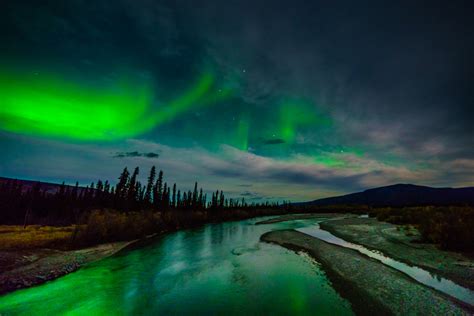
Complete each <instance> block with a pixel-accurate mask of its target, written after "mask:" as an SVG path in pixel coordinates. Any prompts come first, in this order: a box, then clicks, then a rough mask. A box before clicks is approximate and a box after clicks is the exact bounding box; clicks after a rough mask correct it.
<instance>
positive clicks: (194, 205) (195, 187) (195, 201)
mask: <svg viewBox="0 0 474 316" xmlns="http://www.w3.org/2000/svg"><path fill="white" fill-rule="evenodd" d="M197 201H198V183H197V182H194V191H193V200H192V207H193V208H197Z"/></svg>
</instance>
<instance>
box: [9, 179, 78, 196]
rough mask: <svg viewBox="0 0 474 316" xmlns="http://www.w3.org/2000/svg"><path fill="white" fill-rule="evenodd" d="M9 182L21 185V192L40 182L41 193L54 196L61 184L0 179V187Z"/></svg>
mask: <svg viewBox="0 0 474 316" xmlns="http://www.w3.org/2000/svg"><path fill="white" fill-rule="evenodd" d="M9 181H16V182H17V183H21V185H22V192H26V191H28V190H30V189H32V188H33V186H34V185H35V184H36V183H38V182H40V185H41V191H43V192H48V193H53V194H54V193H56V192H57V191H58V190H59V188H60V187H61V184H58V183H50V182H42V181H33V180H21V179H12V178H5V177H0V185H2V184H4V183H6V182H9ZM66 187H70V188H72V187H73V186H71V185H66ZM83 189H85V188H84V187H79V190H78V192H79V193H81V192H82V190H83Z"/></svg>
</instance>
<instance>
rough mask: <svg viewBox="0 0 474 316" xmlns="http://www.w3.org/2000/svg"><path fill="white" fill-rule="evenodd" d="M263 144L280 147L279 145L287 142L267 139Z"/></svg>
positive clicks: (278, 139) (279, 139)
mask: <svg viewBox="0 0 474 316" xmlns="http://www.w3.org/2000/svg"><path fill="white" fill-rule="evenodd" d="M262 143H263V144H264V145H278V144H284V143H285V141H284V140H283V139H281V138H272V139H266V140H264V141H263V142H262Z"/></svg>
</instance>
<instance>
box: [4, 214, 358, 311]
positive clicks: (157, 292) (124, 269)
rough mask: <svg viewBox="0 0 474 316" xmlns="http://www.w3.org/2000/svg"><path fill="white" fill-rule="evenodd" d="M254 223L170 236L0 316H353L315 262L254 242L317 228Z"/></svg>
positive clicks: (21, 300) (20, 298)
mask: <svg viewBox="0 0 474 316" xmlns="http://www.w3.org/2000/svg"><path fill="white" fill-rule="evenodd" d="M259 220H262V219H259ZM256 221H257V220H255V219H254V220H247V221H240V222H231V223H222V224H212V225H206V226H204V227H202V228H200V229H195V230H189V231H181V232H176V233H173V234H170V235H168V236H165V237H163V238H161V239H160V240H157V241H156V242H154V243H153V244H151V245H149V246H146V247H143V248H140V249H136V250H132V251H127V252H124V253H122V254H120V255H116V256H113V257H111V258H108V259H105V260H102V261H99V262H97V263H94V264H91V265H89V266H87V267H85V268H83V269H80V270H79V271H77V272H74V273H71V274H69V275H66V276H64V277H62V278H59V279H57V280H54V281H52V282H48V283H46V284H44V285H40V286H37V287H33V288H30V289H25V290H20V291H17V292H14V293H11V294H9V295H6V296H3V297H0V314H1V315H10V314H13V315H16V314H28V315H58V314H67V315H110V314H115V315H132V314H133V315H136V314H141V315H157V314H162V315H167V314H171V313H173V314H190V313H193V314H197V313H199V314H237V313H239V314H262V313H266V314H280V315H284V314H290V313H292V314H295V313H297V314H311V315H348V314H352V312H351V309H350V305H349V303H348V302H347V301H346V300H344V299H342V298H341V297H340V296H339V295H338V294H337V292H336V291H335V290H334V289H333V288H332V286H331V284H330V283H329V282H328V280H327V278H326V276H325V275H324V273H323V272H322V271H321V269H320V268H319V266H318V264H317V263H316V262H315V261H313V260H312V259H310V258H309V257H307V256H305V255H297V254H295V253H293V252H291V251H288V250H286V249H284V248H283V247H279V246H275V245H270V244H266V243H261V242H259V238H260V236H261V235H262V234H263V233H265V232H267V231H270V230H275V229H285V228H302V227H307V226H309V225H314V224H315V221H314V220H298V221H290V222H284V223H277V224H271V225H254V223H255V222H256Z"/></svg>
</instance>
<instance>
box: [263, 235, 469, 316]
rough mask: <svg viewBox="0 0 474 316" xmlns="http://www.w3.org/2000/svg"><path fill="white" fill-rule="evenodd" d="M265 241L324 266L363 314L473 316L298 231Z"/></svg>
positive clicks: (376, 265) (425, 289) (354, 254)
mask: <svg viewBox="0 0 474 316" xmlns="http://www.w3.org/2000/svg"><path fill="white" fill-rule="evenodd" d="M261 240H262V241H265V242H270V243H274V244H278V245H281V246H283V247H286V248H288V249H292V250H295V251H305V252H307V253H308V254H309V255H311V256H312V257H314V258H315V259H316V260H317V261H318V262H320V263H321V264H322V267H323V269H324V270H325V271H326V274H327V275H328V278H329V279H330V280H331V282H332V283H333V286H334V287H335V288H336V290H338V292H339V293H340V294H341V296H343V297H345V298H347V299H348V300H349V301H350V302H351V303H352V307H353V309H354V311H355V312H356V313H360V314H368V313H374V314H379V315H380V314H396V315H405V314H428V315H430V314H431V315H447V314H449V315H470V314H472V312H473V311H474V310H473V309H472V308H471V307H469V306H467V305H466V304H464V303H462V302H458V301H455V300H454V299H451V298H449V297H448V296H446V295H444V294H442V293H439V292H437V291H435V290H432V289H430V288H428V287H426V286H423V285H421V284H419V283H417V282H415V281H413V280H412V279H410V278H409V277H408V276H406V275H405V274H403V273H401V272H399V271H397V270H394V269H392V268H390V267H387V266H385V265H383V264H381V263H380V262H378V261H376V260H373V259H371V258H369V257H366V256H364V255H361V254H360V253H358V252H357V251H354V250H352V249H346V248H343V247H339V246H336V245H332V244H329V243H326V242H324V241H322V240H319V239H317V238H313V237H311V236H308V235H306V234H303V233H301V232H297V231H294V230H280V231H272V232H269V233H266V234H264V235H262V237H261Z"/></svg>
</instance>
